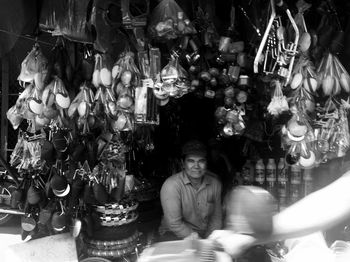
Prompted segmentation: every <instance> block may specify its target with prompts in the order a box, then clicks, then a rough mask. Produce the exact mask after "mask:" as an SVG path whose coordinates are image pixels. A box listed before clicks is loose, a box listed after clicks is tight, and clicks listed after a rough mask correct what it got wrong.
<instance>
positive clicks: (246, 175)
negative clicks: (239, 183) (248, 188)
mask: <svg viewBox="0 0 350 262" xmlns="http://www.w3.org/2000/svg"><path fill="white" fill-rule="evenodd" d="M242 178H243V185H251V184H252V183H253V182H254V166H253V164H252V162H251V161H250V159H247V161H246V162H245V163H244V165H243V167H242Z"/></svg>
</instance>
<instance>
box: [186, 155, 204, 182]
mask: <svg viewBox="0 0 350 262" xmlns="http://www.w3.org/2000/svg"><path fill="white" fill-rule="evenodd" d="M183 165H184V170H185V172H186V174H187V175H188V176H190V177H191V178H201V177H202V176H204V174H205V171H206V170H207V159H206V158H205V157H203V156H198V155H187V156H186V157H185V160H184V163H183Z"/></svg>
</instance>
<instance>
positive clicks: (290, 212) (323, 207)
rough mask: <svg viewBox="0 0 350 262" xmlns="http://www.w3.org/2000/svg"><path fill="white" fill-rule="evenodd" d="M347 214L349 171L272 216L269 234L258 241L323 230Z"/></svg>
mask: <svg viewBox="0 0 350 262" xmlns="http://www.w3.org/2000/svg"><path fill="white" fill-rule="evenodd" d="M349 216H350V172H347V173H345V174H344V175H343V176H342V177H340V178H339V179H337V180H336V181H334V182H333V183H331V184H330V185H328V186H326V187H324V188H322V189H320V190H318V191H316V192H314V193H312V194H310V195H308V196H306V197H305V198H303V199H302V200H300V201H298V202H297V203H295V204H293V205H291V206H290V207H288V208H286V209H285V210H283V211H282V212H280V213H279V214H277V215H275V216H274V218H273V233H272V235H271V236H270V237H269V238H267V239H263V240H261V241H262V242H271V241H275V240H280V239H286V238H293V237H298V236H303V235H307V234H309V233H313V232H316V231H320V230H321V231H323V230H326V229H328V228H330V227H332V226H334V225H336V224H338V223H340V222H342V221H343V220H345V219H347V218H349Z"/></svg>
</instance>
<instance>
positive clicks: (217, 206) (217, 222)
mask: <svg viewBox="0 0 350 262" xmlns="http://www.w3.org/2000/svg"><path fill="white" fill-rule="evenodd" d="M221 190H222V186H221V183H218V185H217V186H216V188H215V200H214V211H213V214H212V215H211V216H210V220H209V225H208V230H207V234H208V235H209V234H210V233H211V232H213V231H214V230H218V229H221V227H222V206H221Z"/></svg>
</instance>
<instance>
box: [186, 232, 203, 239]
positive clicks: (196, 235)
mask: <svg viewBox="0 0 350 262" xmlns="http://www.w3.org/2000/svg"><path fill="white" fill-rule="evenodd" d="M199 238H200V237H199V235H198V233H197V232H192V233H191V234H189V235H188V236H187V237H185V238H184V239H185V240H188V239H189V240H195V239H199Z"/></svg>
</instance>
